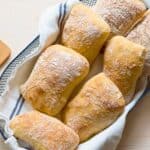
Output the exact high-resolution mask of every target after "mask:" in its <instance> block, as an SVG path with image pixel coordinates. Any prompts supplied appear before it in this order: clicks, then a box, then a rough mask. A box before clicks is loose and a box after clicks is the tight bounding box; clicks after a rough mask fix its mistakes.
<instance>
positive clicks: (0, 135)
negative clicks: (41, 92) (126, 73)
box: [0, 0, 147, 150]
mask: <svg viewBox="0 0 150 150" xmlns="http://www.w3.org/2000/svg"><path fill="white" fill-rule="evenodd" d="M76 3H79V1H78V0H68V1H66V2H63V3H60V4H57V5H55V6H53V7H51V8H48V9H47V10H46V11H45V12H44V14H43V15H42V17H41V19H40V23H39V32H40V49H43V48H45V47H47V46H49V45H51V44H52V43H54V42H55V41H56V40H57V38H58V36H59V32H60V26H61V25H62V24H63V22H64V21H65V19H66V18H67V16H68V14H69V12H70V10H71V8H72V6H73V5H74V4H76ZM40 49H39V51H38V52H37V53H35V54H34V55H31V56H30V57H28V58H27V59H26V60H25V62H24V63H23V64H21V65H20V66H19V67H18V68H17V70H15V71H14V74H13V76H12V77H11V79H10V81H9V83H8V86H7V89H6V91H5V92H4V94H3V96H2V97H1V98H0V145H1V144H2V143H5V146H6V147H7V149H8V150H27V149H28V148H29V147H28V145H26V146H25V147H24V148H23V145H21V144H20V143H19V141H17V139H15V137H14V136H13V132H12V131H11V130H10V129H9V119H12V118H13V117H15V116H16V115H18V114H22V113H24V112H27V111H30V110H32V109H33V108H32V107H31V105H29V104H28V103H26V101H24V99H23V98H22V97H21V95H20V92H19V87H20V85H21V84H23V83H24V82H25V81H26V80H27V78H28V76H29V74H30V72H31V70H32V66H33V65H34V63H35V61H36V60H37V57H38V56H39V53H40ZM100 57H101V56H100V55H99V56H98V57H97V59H96V61H95V63H94V64H93V68H92V70H91V72H90V75H89V78H90V77H91V76H93V75H94V74H96V73H98V72H97V67H99V66H101V62H100V60H101V59H100ZM146 85H147V77H146V76H143V77H142V78H141V79H140V81H139V85H137V90H136V94H135V96H134V98H133V100H132V102H131V103H130V104H128V105H127V106H126V108H125V110H124V113H123V114H122V115H121V116H120V117H119V118H118V119H117V120H116V121H115V122H114V123H113V124H112V125H111V126H109V127H108V128H106V129H105V130H104V131H103V132H101V133H99V134H97V135H95V136H94V137H92V138H91V139H89V140H88V141H86V142H84V143H82V144H80V145H79V147H78V150H115V149H116V147H117V145H118V143H119V141H120V139H121V136H122V132H123V129H124V126H125V123H126V117H127V114H128V112H129V111H130V110H131V109H132V108H133V107H134V106H135V105H136V103H137V102H138V101H139V100H140V98H141V97H142V96H143V94H144V91H145V89H146ZM7 149H6V150H7ZM4 150H5V149H4Z"/></svg>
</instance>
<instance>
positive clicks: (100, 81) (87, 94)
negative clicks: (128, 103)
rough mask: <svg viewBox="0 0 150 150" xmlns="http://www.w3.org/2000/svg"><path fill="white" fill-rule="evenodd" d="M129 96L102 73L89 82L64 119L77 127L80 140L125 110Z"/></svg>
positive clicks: (100, 128)
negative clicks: (122, 92) (125, 95)
mask: <svg viewBox="0 0 150 150" xmlns="http://www.w3.org/2000/svg"><path fill="white" fill-rule="evenodd" d="M124 105H125V100H124V99H123V96H122V94H121V92H120V91H119V89H118V88H117V86H116V85H115V84H114V83H113V82H112V81H111V80H110V79H109V78H108V77H107V76H106V75H105V74H104V73H100V74H98V75H96V76H94V77H92V78H91V79H90V80H89V81H87V82H86V83H85V85H84V86H83V87H82V89H81V91H80V92H79V94H78V95H77V96H76V97H75V98H74V99H73V100H72V101H71V102H69V104H68V105H67V107H66V108H65V110H64V116H63V119H64V122H65V123H66V124H67V125H68V126H69V127H71V128H72V129H74V130H75V131H76V132H77V133H78V134H79V137H80V142H82V141H85V140H87V139H88V138H89V137H91V136H92V135H94V134H96V133H98V132H100V131H102V130H103V129H104V128H106V127H108V126H109V125H110V124H111V123H112V122H114V121H115V119H116V118H117V117H118V116H119V115H120V114H121V112H122V111H123V109H124Z"/></svg>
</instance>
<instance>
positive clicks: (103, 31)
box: [61, 4, 110, 63]
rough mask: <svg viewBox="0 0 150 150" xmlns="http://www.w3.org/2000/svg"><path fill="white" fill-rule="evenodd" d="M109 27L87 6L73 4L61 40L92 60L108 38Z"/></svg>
mask: <svg viewBox="0 0 150 150" xmlns="http://www.w3.org/2000/svg"><path fill="white" fill-rule="evenodd" d="M109 33H110V28H109V26H108V25H107V23H106V22H105V21H104V20H103V19H102V18H99V17H98V15H96V13H94V11H93V10H92V9H91V8H88V6H84V5H83V4H77V5H75V6H74V7H73V8H72V10H71V12H70V15H69V17H68V19H67V21H66V23H65V25H64V29H63V32H62V38H61V42H62V44H64V45H65V46H67V47H70V48H73V49H74V50H76V51H77V52H79V53H81V54H82V55H83V56H85V57H86V58H87V59H88V60H89V62H90V63H91V62H93V60H94V59H95V57H96V56H97V55H98V53H99V51H100V49H101V47H102V46H103V44H104V42H105V41H106V39H107V38H108V36H109Z"/></svg>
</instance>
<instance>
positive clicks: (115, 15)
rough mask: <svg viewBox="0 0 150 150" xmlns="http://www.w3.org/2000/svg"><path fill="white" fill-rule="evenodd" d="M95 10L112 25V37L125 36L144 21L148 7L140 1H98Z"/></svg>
mask: <svg viewBox="0 0 150 150" xmlns="http://www.w3.org/2000/svg"><path fill="white" fill-rule="evenodd" d="M94 10H95V11H96V12H97V13H98V14H99V15H100V16H101V17H102V18H103V19H104V20H105V21H106V22H107V23H108V24H109V25H110V27H111V31H112V33H111V36H112V35H125V34H127V33H128V32H129V31H130V30H131V29H132V28H133V26H134V25H135V24H136V23H137V22H138V21H140V19H142V16H143V14H144V12H145V11H146V7H145V5H144V3H143V2H142V1H140V0H98V1H97V3H96V5H95V8H94Z"/></svg>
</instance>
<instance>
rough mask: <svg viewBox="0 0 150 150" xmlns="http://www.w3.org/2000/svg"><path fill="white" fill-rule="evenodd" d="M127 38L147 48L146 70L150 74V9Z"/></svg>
mask: <svg viewBox="0 0 150 150" xmlns="http://www.w3.org/2000/svg"><path fill="white" fill-rule="evenodd" d="M127 38H128V39H129V40H131V41H133V42H135V43H137V44H141V45H143V46H144V47H145V48H146V50H147V51H146V57H145V70H144V72H145V73H146V74H149V75H150V10H148V11H147V12H146V13H145V15H144V17H143V20H142V21H141V22H140V23H139V24H138V25H137V26H136V27H135V28H134V29H133V30H132V31H131V32H130V33H129V34H128V36H127Z"/></svg>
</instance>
